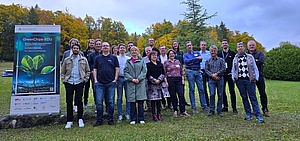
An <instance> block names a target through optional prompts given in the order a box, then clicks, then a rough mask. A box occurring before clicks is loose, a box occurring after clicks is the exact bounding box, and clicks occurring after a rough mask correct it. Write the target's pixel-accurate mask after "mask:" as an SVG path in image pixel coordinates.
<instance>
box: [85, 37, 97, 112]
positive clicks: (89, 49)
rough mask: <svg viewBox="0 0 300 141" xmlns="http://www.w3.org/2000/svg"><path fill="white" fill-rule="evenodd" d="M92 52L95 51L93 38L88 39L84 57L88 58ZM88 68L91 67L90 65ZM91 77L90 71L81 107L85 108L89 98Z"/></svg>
mask: <svg viewBox="0 0 300 141" xmlns="http://www.w3.org/2000/svg"><path fill="white" fill-rule="evenodd" d="M93 52H95V41H94V39H89V40H88V46H87V49H86V51H85V52H84V56H85V58H86V59H88V58H89V56H90V54H92V53H93ZM90 69H92V68H91V67H90ZM91 71H92V70H91ZM92 77H93V75H92V73H90V77H89V81H88V82H86V83H85V84H84V93H83V108H87V104H88V99H89V89H90V83H91V82H90V81H91V80H92V79H91V78H92Z"/></svg>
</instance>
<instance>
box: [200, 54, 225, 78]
mask: <svg viewBox="0 0 300 141" xmlns="http://www.w3.org/2000/svg"><path fill="white" fill-rule="evenodd" d="M225 71H226V67H225V61H224V59H222V58H220V57H216V58H215V59H214V58H212V57H211V58H210V59H208V60H206V62H205V73H206V74H207V75H208V76H211V75H212V74H214V73H217V74H218V76H222V75H223V73H224V72H225Z"/></svg>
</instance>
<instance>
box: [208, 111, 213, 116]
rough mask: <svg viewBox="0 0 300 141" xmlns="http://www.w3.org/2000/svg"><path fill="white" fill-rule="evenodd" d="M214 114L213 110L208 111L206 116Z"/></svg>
mask: <svg viewBox="0 0 300 141" xmlns="http://www.w3.org/2000/svg"><path fill="white" fill-rule="evenodd" d="M214 114H215V112H214V111H209V112H208V114H207V116H212V115H214Z"/></svg>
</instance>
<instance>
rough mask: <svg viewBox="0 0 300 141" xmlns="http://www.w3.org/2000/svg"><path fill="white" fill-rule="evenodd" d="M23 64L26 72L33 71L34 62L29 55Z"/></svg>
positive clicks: (23, 59)
mask: <svg viewBox="0 0 300 141" xmlns="http://www.w3.org/2000/svg"><path fill="white" fill-rule="evenodd" d="M21 64H22V65H23V68H24V69H25V68H26V70H32V68H33V61H32V58H31V57H30V56H29V55H26V56H25V57H23V58H22V61H21Z"/></svg>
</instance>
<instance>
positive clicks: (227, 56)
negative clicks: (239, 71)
mask: <svg viewBox="0 0 300 141" xmlns="http://www.w3.org/2000/svg"><path fill="white" fill-rule="evenodd" d="M222 48H223V50H222V51H221V52H219V53H218V57H221V58H223V59H224V60H225V67H226V72H225V73H224V91H223V105H224V107H223V109H222V111H223V112H228V101H227V95H226V81H227V82H228V86H229V93H230V99H231V106H232V110H233V113H234V114H238V111H237V109H236V95H235V91H234V83H233V80H232V78H231V69H232V61H233V59H234V56H235V52H233V51H232V50H230V49H229V48H228V40H227V39H223V40H222Z"/></svg>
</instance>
